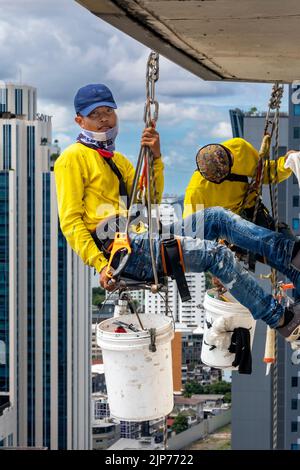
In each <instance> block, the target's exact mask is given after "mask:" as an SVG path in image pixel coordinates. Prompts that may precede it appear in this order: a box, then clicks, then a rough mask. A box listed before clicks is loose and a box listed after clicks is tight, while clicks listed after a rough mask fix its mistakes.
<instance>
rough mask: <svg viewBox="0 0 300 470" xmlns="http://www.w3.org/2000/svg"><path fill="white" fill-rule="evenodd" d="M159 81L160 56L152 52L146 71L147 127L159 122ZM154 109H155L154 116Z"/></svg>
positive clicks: (145, 111) (145, 118)
mask: <svg viewBox="0 0 300 470" xmlns="http://www.w3.org/2000/svg"><path fill="white" fill-rule="evenodd" d="M158 79H159V55H158V53H157V52H153V51H152V52H151V53H150V55H149V58H148V62H147V69H146V104H145V110H144V122H145V124H146V127H150V126H151V122H152V121H154V122H156V121H157V120H158V110H159V104H158V101H157V100H156V99H155V83H156V82H157V80H158ZM152 108H153V109H154V112H153V115H152Z"/></svg>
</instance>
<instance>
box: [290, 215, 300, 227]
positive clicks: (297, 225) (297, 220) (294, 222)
mask: <svg viewBox="0 0 300 470" xmlns="http://www.w3.org/2000/svg"><path fill="white" fill-rule="evenodd" d="M299 226H300V221H299V219H297V218H293V223H292V227H293V230H299Z"/></svg>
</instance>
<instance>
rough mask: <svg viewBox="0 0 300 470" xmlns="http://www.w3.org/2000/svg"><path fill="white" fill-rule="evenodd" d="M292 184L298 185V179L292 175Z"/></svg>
mask: <svg viewBox="0 0 300 470" xmlns="http://www.w3.org/2000/svg"><path fill="white" fill-rule="evenodd" d="M293 184H298V178H297V176H296V175H294V173H293Z"/></svg>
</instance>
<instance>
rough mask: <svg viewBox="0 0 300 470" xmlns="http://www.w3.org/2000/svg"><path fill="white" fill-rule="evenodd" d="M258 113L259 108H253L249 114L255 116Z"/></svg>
mask: <svg viewBox="0 0 300 470" xmlns="http://www.w3.org/2000/svg"><path fill="white" fill-rule="evenodd" d="M255 113H257V108H256V107H255V106H253V107H252V108H250V109H249V114H255Z"/></svg>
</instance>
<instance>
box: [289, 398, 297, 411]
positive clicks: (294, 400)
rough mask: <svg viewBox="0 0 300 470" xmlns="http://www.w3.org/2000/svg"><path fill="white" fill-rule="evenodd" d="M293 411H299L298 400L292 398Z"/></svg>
mask: <svg viewBox="0 0 300 470" xmlns="http://www.w3.org/2000/svg"><path fill="white" fill-rule="evenodd" d="M291 409H292V410H297V409H298V400H297V399H296V398H292V401H291Z"/></svg>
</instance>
